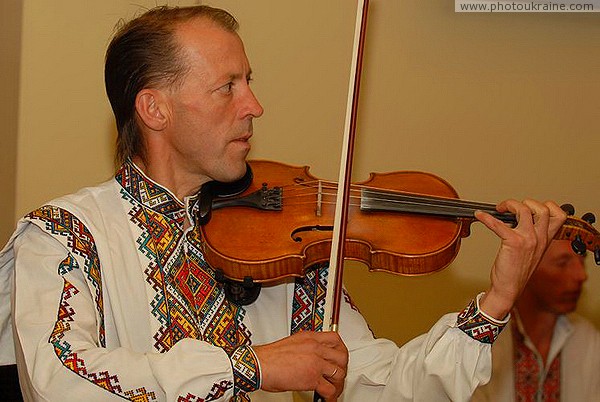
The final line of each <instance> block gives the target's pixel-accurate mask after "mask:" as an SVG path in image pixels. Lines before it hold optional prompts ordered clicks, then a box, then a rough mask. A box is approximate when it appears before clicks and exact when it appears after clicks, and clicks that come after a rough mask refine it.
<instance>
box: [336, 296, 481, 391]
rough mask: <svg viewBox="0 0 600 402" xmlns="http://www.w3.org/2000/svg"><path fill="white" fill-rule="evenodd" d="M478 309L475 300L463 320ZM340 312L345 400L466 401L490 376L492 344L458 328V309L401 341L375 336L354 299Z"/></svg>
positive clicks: (474, 313) (463, 314) (476, 312)
mask: <svg viewBox="0 0 600 402" xmlns="http://www.w3.org/2000/svg"><path fill="white" fill-rule="evenodd" d="M347 300H348V299H347ZM473 307H474V309H473ZM469 309H471V311H470V315H469V314H467V313H466V312H467V310H469ZM478 313H479V311H478V306H477V303H471V304H470V305H469V307H467V309H465V311H463V313H461V316H462V317H463V319H462V322H464V320H465V317H466V316H470V317H472V316H473V315H477V314H478ZM341 314H342V316H341V318H340V334H341V335H342V337H343V339H344V341H345V342H346V345H347V347H348V350H349V352H350V359H349V364H348V375H347V378H346V386H345V387H344V397H343V399H341V401H343V402H350V401H395V402H404V401H423V402H430V401H456V402H458V401H465V402H467V401H469V400H470V397H471V395H472V393H473V391H474V390H475V388H477V386H479V385H480V384H483V383H486V382H487V381H489V377H490V375H491V344H490V343H487V342H485V341H481V340H476V339H475V338H474V337H472V336H470V335H469V334H468V331H465V330H464V328H460V327H459V324H460V322H461V319H459V315H458V314H447V315H445V316H443V317H442V318H441V319H440V320H439V321H438V322H437V323H436V324H435V325H434V326H433V327H432V328H431V330H430V331H429V332H428V333H426V334H424V335H421V336H419V337H417V338H415V339H413V340H412V341H410V342H408V343H407V344H405V345H403V346H402V347H398V346H397V345H396V344H395V343H393V342H392V341H390V340H386V339H375V338H374V337H373V335H372V333H371V332H370V330H369V328H368V327H367V324H366V323H365V321H364V319H363V318H362V316H361V315H360V314H359V313H358V311H356V310H355V309H353V308H352V304H351V303H344V306H343V307H342V313H341ZM469 322H472V321H469ZM476 332H477V331H476Z"/></svg>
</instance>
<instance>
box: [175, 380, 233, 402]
mask: <svg viewBox="0 0 600 402" xmlns="http://www.w3.org/2000/svg"><path fill="white" fill-rule="evenodd" d="M232 386H233V384H232V383H231V381H227V380H224V381H221V382H220V383H219V384H213V386H212V388H211V390H210V393H209V394H208V395H207V396H206V397H204V398H200V397H198V396H195V395H192V394H187V395H186V396H180V397H178V398H177V402H209V401H216V400H217V399H219V398H222V397H223V395H225V393H226V392H227V390H228V389H230V388H231V387H232ZM229 401H230V402H233V401H236V399H235V397H234V398H231V399H230V400H229Z"/></svg>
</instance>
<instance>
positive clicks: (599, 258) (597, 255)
mask: <svg viewBox="0 0 600 402" xmlns="http://www.w3.org/2000/svg"><path fill="white" fill-rule="evenodd" d="M594 262H596V265H600V247H596V249H595V250H594Z"/></svg>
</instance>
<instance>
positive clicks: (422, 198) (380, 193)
mask: <svg viewBox="0 0 600 402" xmlns="http://www.w3.org/2000/svg"><path fill="white" fill-rule="evenodd" d="M320 184H321V195H322V196H325V197H329V196H330V197H333V198H334V199H335V197H336V196H337V194H336V193H334V192H328V191H327V190H335V189H337V183H332V182H325V181H321V183H320ZM318 185H319V181H306V182H301V183H295V184H292V185H287V186H283V188H284V194H285V197H284V198H285V199H287V198H288V197H294V198H296V197H315V199H316V195H317V194H318V191H317V190H315V189H317V188H318ZM285 189H288V190H287V191H286V190H285ZM363 190H366V191H368V196H369V197H370V199H371V200H373V201H376V202H379V203H386V204H389V205H393V204H398V205H413V206H415V207H418V206H422V207H424V208H426V209H428V210H429V209H431V208H442V209H444V210H448V211H449V210H451V209H452V208H457V209H460V210H461V211H465V210H470V211H472V212H474V211H476V210H483V211H487V212H492V213H496V207H495V205H494V204H489V203H481V202H473V201H465V200H460V199H456V198H447V197H438V196H430V195H421V194H415V193H407V192H403V191H395V190H387V189H386V190H381V189H380V188H376V187H370V186H363V185H353V191H352V194H351V196H350V197H351V198H352V199H361V198H362V196H363V194H362V191H363ZM290 193H291V195H290ZM287 203H288V202H287V201H286V204H287ZM323 203H326V202H323ZM354 205H358V204H354Z"/></svg>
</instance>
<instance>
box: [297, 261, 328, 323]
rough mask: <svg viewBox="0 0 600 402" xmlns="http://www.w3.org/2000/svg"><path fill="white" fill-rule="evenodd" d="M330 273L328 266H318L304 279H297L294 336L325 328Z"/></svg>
mask: <svg viewBox="0 0 600 402" xmlns="http://www.w3.org/2000/svg"><path fill="white" fill-rule="evenodd" d="M328 272H329V265H328V264H321V265H316V266H315V267H313V269H311V270H310V271H308V272H307V274H306V275H305V276H304V278H299V279H296V283H295V286H294V300H293V303H292V323H291V333H292V334H295V333H297V332H300V331H320V330H321V329H322V328H323V317H324V314H325V295H326V293H327V274H328Z"/></svg>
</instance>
